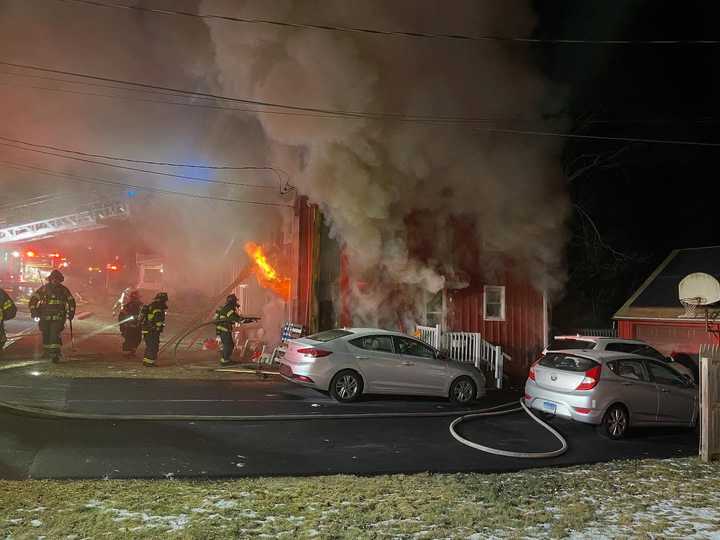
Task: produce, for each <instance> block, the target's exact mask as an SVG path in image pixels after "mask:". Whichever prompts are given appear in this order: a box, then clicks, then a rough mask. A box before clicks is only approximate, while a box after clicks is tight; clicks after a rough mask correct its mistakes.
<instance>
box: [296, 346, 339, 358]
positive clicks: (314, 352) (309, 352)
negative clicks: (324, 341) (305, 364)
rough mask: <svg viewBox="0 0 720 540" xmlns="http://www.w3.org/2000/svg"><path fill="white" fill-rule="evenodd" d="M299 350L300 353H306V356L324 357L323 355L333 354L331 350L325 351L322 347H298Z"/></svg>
mask: <svg viewBox="0 0 720 540" xmlns="http://www.w3.org/2000/svg"><path fill="white" fill-rule="evenodd" d="M297 352H298V353H299V354H304V355H306V356H312V357H313V358H322V357H323V356H329V355H331V354H332V352H330V351H324V350H322V349H316V348H314V347H308V348H306V349H298V350H297Z"/></svg>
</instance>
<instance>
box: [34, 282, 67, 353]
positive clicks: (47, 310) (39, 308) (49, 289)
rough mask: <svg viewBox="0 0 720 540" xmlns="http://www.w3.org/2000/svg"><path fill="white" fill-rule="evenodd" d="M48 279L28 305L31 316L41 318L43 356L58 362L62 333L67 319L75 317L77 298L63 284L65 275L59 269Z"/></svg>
mask: <svg viewBox="0 0 720 540" xmlns="http://www.w3.org/2000/svg"><path fill="white" fill-rule="evenodd" d="M47 280H48V283H47V285H43V286H42V287H40V288H39V289H38V290H37V291H35V292H34V293H33V295H32V296H31V297H30V302H29V303H28V307H29V308H30V316H31V317H32V318H33V319H39V320H40V323H39V327H40V332H41V333H42V340H43V356H44V357H49V358H50V359H51V360H52V361H53V362H57V361H58V360H60V347H61V346H62V340H61V339H60V334H61V333H62V331H63V330H64V329H65V321H66V320H70V321H72V320H73V319H74V318H75V299H74V298H73V295H72V294H70V291H69V290H68V288H67V287H65V286H64V285H62V282H63V281H65V276H63V275H62V273H61V272H60V271H59V270H53V271H52V272H50V275H49V276H48V278H47Z"/></svg>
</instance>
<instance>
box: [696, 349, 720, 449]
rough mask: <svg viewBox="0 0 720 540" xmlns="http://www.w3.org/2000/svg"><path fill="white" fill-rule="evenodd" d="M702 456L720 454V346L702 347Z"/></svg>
mask: <svg viewBox="0 0 720 540" xmlns="http://www.w3.org/2000/svg"><path fill="white" fill-rule="evenodd" d="M699 420H700V458H701V459H702V461H704V462H709V461H712V460H713V458H714V457H715V456H716V455H718V454H720V347H719V346H717V345H716V346H703V347H701V349H700V419H699Z"/></svg>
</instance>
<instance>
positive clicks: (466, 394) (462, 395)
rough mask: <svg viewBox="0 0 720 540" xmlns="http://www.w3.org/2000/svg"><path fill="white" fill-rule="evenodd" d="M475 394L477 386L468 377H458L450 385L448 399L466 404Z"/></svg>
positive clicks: (459, 403)
mask: <svg viewBox="0 0 720 540" xmlns="http://www.w3.org/2000/svg"><path fill="white" fill-rule="evenodd" d="M476 395H477V388H476V387H475V382H474V381H473V380H472V379H471V378H470V377H458V378H457V379H455V380H454V381H453V383H452V384H451V385H450V401H452V402H454V403H457V404H458V405H467V404H468V403H470V402H472V401H473V400H474V399H475V396H476Z"/></svg>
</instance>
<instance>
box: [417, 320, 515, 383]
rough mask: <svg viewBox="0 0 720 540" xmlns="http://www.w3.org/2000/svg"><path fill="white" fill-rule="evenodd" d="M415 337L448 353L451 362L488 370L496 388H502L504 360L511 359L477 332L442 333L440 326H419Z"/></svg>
mask: <svg viewBox="0 0 720 540" xmlns="http://www.w3.org/2000/svg"><path fill="white" fill-rule="evenodd" d="M415 335H416V336H417V337H419V338H420V339H421V340H423V341H424V342H425V343H427V344H428V345H432V346H433V347H435V348H436V349H439V350H441V351H443V352H445V353H447V355H448V357H449V358H450V359H451V360H454V361H456V362H464V363H468V364H473V365H474V366H475V367H477V368H479V369H487V370H488V371H490V372H491V373H492V376H493V378H494V379H495V386H496V387H497V388H502V382H503V364H504V360H505V358H506V357H507V358H508V359H509V358H510V357H509V356H508V355H507V354H505V353H503V351H502V347H500V346H499V345H493V344H492V343H490V342H488V341H485V340H484V339H483V338H482V335H480V334H479V333H476V332H441V331H440V325H437V326H417V327H416V329H415Z"/></svg>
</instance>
